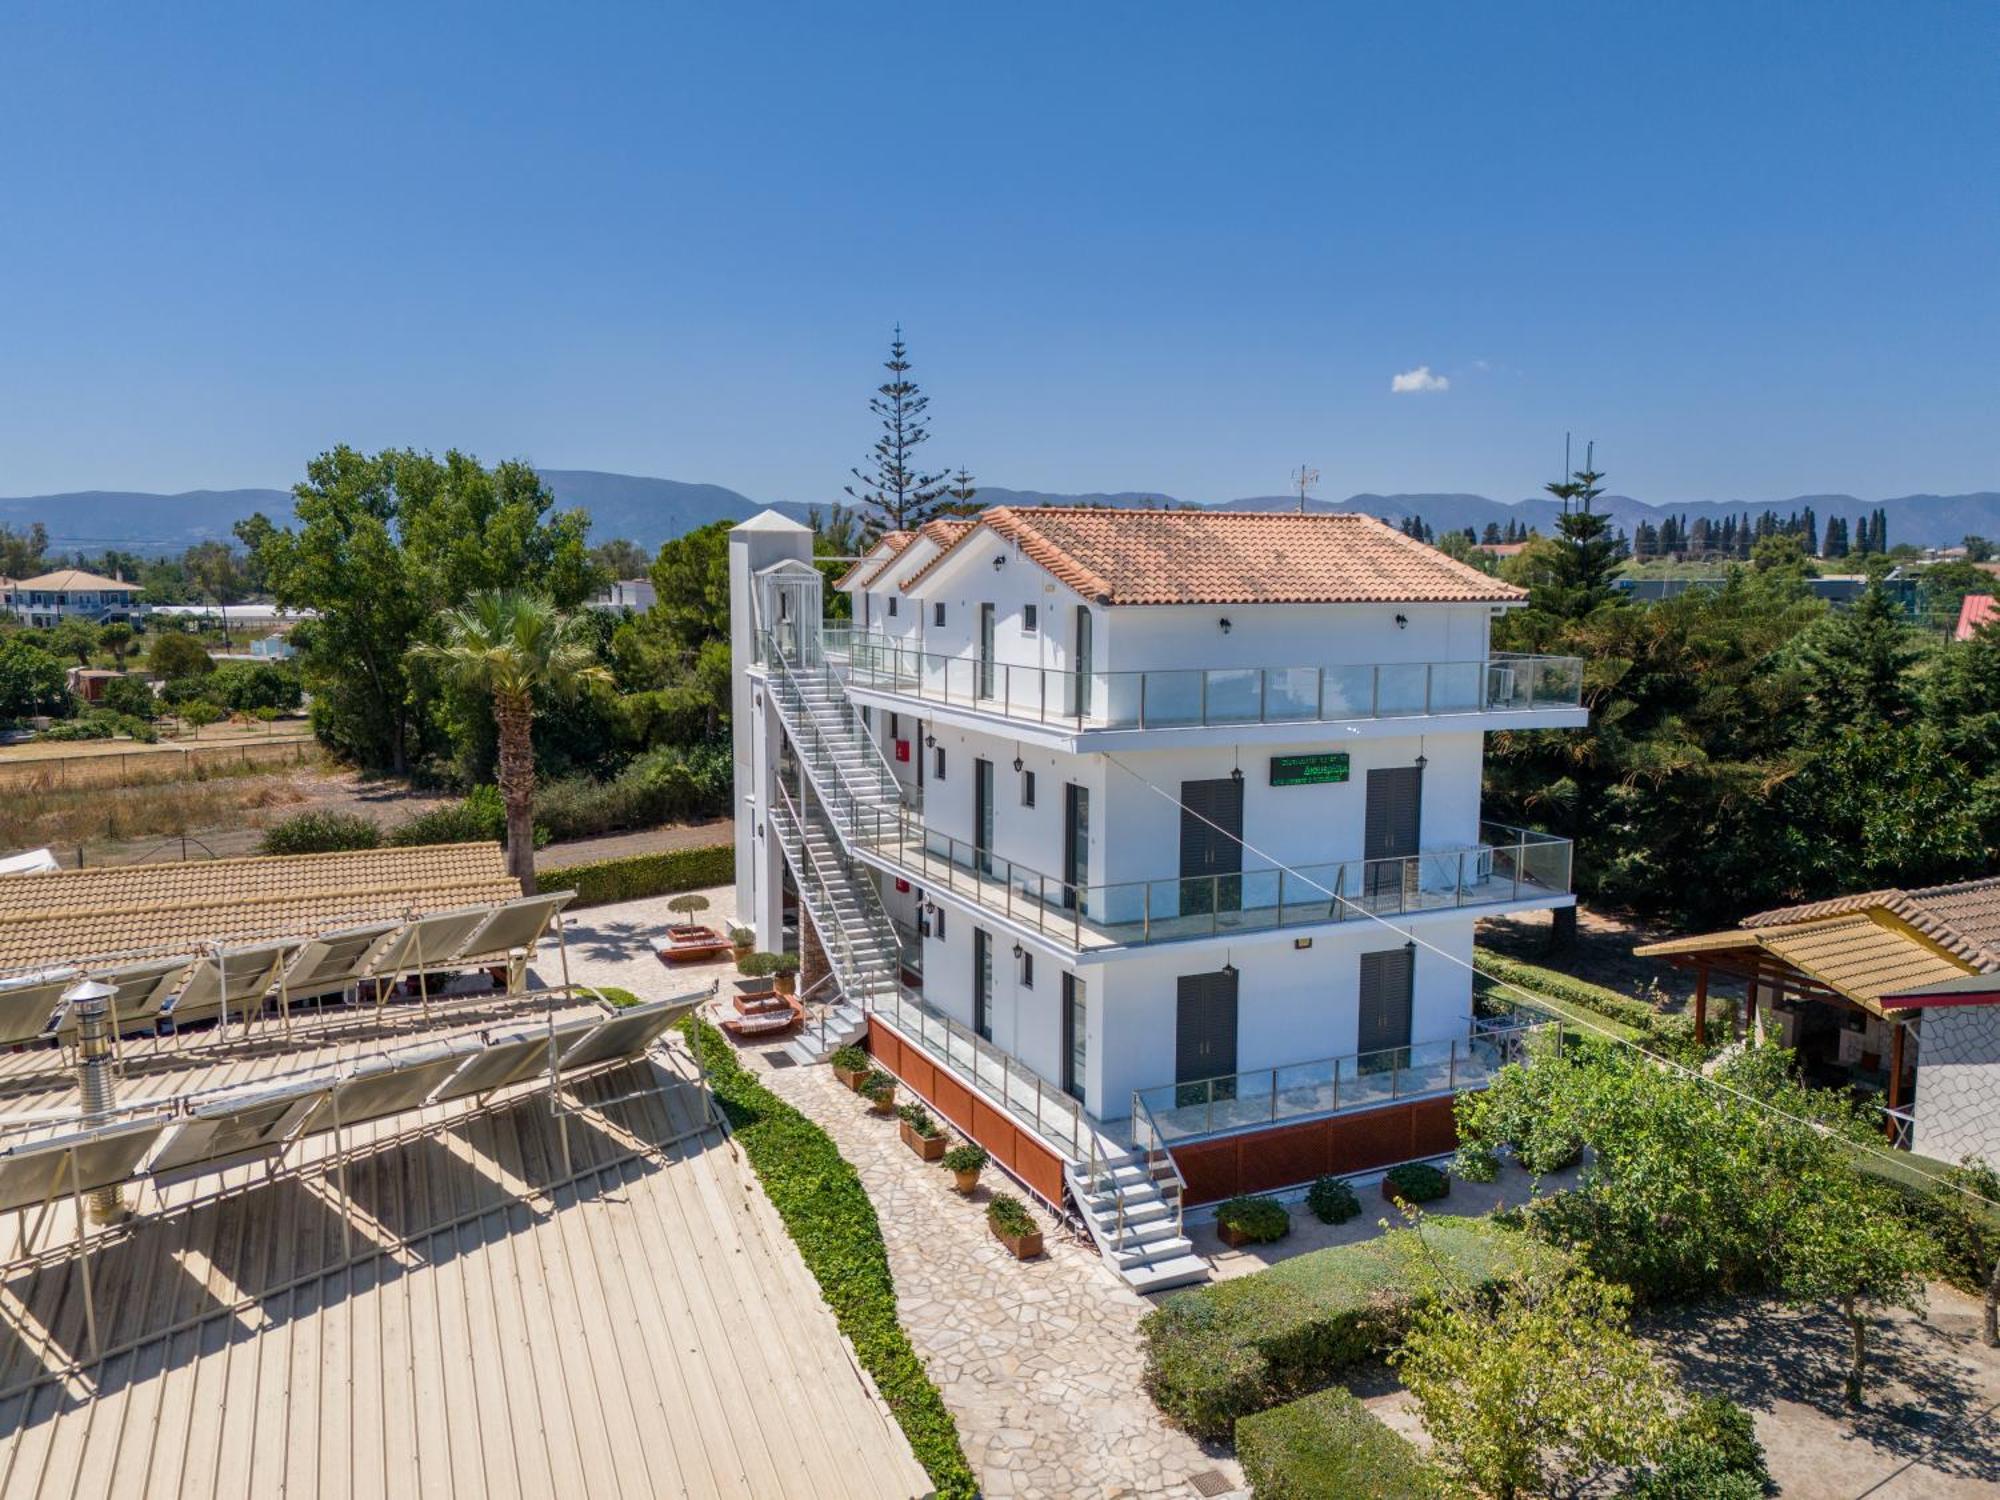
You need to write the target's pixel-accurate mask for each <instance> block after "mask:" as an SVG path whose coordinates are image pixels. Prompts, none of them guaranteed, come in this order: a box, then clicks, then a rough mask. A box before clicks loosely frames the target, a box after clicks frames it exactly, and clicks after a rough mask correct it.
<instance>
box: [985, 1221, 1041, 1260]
mask: <svg viewBox="0 0 2000 1500" xmlns="http://www.w3.org/2000/svg"><path fill="white" fill-rule="evenodd" d="M986 1227H987V1228H989V1229H991V1230H992V1231H993V1238H994V1239H996V1240H998V1241H999V1242H1000V1243H1001V1244H1003V1245H1005V1246H1006V1247H1007V1249H1008V1250H1009V1252H1011V1253H1012V1255H1013V1257H1014V1259H1016V1260H1029V1259H1032V1258H1033V1257H1034V1256H1037V1255H1040V1254H1041V1253H1042V1232H1041V1230H1039V1229H1030V1230H1029V1231H1028V1232H1027V1233H1026V1234H1002V1233H1001V1232H1000V1227H999V1226H998V1225H997V1224H993V1223H990V1222H989V1223H988V1225H987V1226H986Z"/></svg>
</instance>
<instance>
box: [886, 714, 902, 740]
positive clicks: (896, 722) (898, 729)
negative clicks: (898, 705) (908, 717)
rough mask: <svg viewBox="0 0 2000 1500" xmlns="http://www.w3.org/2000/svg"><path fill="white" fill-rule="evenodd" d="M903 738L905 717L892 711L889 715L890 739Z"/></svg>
mask: <svg viewBox="0 0 2000 1500" xmlns="http://www.w3.org/2000/svg"><path fill="white" fill-rule="evenodd" d="M902 737H903V716H902V715H901V714H899V713H896V712H894V711H893V710H891V712H890V714H889V738H890V739H892V740H900V739H901V738H902Z"/></svg>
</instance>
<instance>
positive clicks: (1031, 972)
mask: <svg viewBox="0 0 2000 1500" xmlns="http://www.w3.org/2000/svg"><path fill="white" fill-rule="evenodd" d="M1034 987H1035V955H1034V954H1033V953H1031V952H1030V951H1029V950H1028V949H1026V948H1023V949H1022V950H1021V988H1022V989H1024V990H1031V989H1033V988H1034Z"/></svg>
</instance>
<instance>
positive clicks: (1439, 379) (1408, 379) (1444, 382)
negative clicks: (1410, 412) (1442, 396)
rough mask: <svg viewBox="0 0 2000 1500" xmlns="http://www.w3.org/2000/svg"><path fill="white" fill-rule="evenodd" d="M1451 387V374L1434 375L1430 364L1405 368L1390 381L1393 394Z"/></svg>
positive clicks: (1416, 392)
mask: <svg viewBox="0 0 2000 1500" xmlns="http://www.w3.org/2000/svg"><path fill="white" fill-rule="evenodd" d="M1450 389H1451V377H1450V376H1449V375H1433V374H1432V373H1431V367H1430V366H1429V365H1418V366H1417V367H1416V368H1415V369H1414V370H1405V371H1403V373H1402V374H1400V375H1397V376H1395V377H1394V378H1393V379H1391V380H1390V382H1389V390H1390V393H1391V394H1392V395H1397V396H1410V395H1422V394H1424V393H1425V392H1428V391H1448V390H1450Z"/></svg>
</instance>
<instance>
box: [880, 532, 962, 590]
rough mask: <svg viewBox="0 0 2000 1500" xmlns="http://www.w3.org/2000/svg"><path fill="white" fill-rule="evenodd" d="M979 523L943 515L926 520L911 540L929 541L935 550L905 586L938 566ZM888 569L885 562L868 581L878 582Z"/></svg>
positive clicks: (907, 579)
mask: <svg viewBox="0 0 2000 1500" xmlns="http://www.w3.org/2000/svg"><path fill="white" fill-rule="evenodd" d="M978 524H979V523H978V522H977V521H965V520H957V519H953V518H947V517H941V518H939V519H938V520H935V521H926V522H924V524H923V525H921V526H919V527H918V528H917V530H916V534H915V535H914V536H912V537H911V538H910V540H911V541H912V542H929V543H930V544H931V546H932V547H933V548H934V549H935V550H934V551H933V553H932V555H931V558H930V561H928V562H926V563H925V564H924V565H923V566H922V567H921V568H918V569H917V571H916V572H914V573H912V574H911V575H910V576H909V577H908V578H905V579H904V580H903V587H904V588H908V587H909V586H910V585H911V584H913V583H915V582H916V581H917V580H918V579H919V578H921V577H923V576H924V574H926V573H928V572H929V571H930V570H931V569H932V568H934V567H936V566H937V564H938V559H939V558H941V557H943V556H944V555H945V553H947V552H949V551H951V549H952V548H953V547H956V546H957V545H958V544H959V543H960V542H961V541H963V540H964V539H965V537H966V535H967V534H968V533H969V532H970V531H971V530H972V528H973V527H975V526H977V525H978ZM887 571H888V564H886V563H885V564H883V566H882V568H881V570H880V571H878V572H876V574H875V575H874V577H871V578H870V579H869V580H868V581H869V582H870V583H874V582H876V581H877V580H878V579H880V578H881V576H882V574H883V573H885V572H887Z"/></svg>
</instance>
